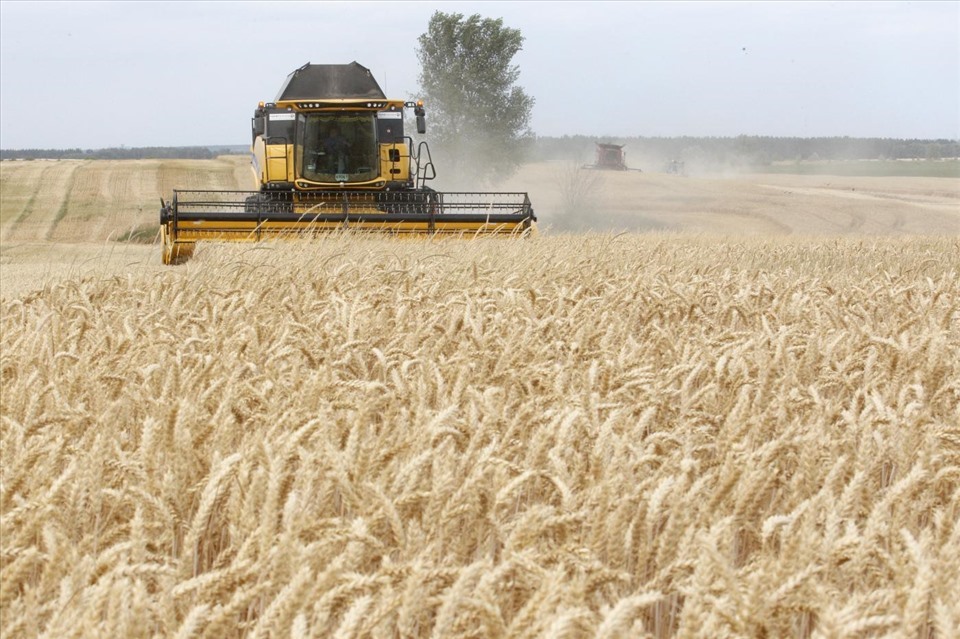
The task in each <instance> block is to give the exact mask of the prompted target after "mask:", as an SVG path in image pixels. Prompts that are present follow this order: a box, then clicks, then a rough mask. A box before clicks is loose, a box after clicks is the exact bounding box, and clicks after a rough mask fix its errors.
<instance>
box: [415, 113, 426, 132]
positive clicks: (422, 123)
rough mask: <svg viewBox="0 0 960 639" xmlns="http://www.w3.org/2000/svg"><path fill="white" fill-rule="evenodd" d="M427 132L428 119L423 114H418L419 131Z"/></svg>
mask: <svg viewBox="0 0 960 639" xmlns="http://www.w3.org/2000/svg"><path fill="white" fill-rule="evenodd" d="M426 132H427V120H426V118H424V117H423V115H418V116H417V133H419V134H421V135H422V134H424V133H426Z"/></svg>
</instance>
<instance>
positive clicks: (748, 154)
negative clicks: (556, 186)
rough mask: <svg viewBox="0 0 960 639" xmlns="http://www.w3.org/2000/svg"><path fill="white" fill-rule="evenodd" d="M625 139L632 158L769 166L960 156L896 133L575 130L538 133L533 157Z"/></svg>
mask: <svg viewBox="0 0 960 639" xmlns="http://www.w3.org/2000/svg"><path fill="white" fill-rule="evenodd" d="M598 142H599V143H606V144H622V145H625V149H624V150H625V151H627V152H628V158H629V157H631V156H633V157H637V156H639V157H646V158H656V159H661V160H684V161H688V162H698V161H699V162H709V163H716V164H750V165H754V166H763V165H769V164H771V163H773V162H784V161H826V160H899V159H926V160H939V159H943V158H956V157H960V140H905V139H892V138H849V137H829V138H781V137H765V136H752V135H740V136H737V137H726V138H720V137H672V138H661V137H650V138H647V137H622V138H615V137H609V136H601V137H590V136H584V135H573V136H563V137H538V138H536V140H535V141H534V144H533V149H532V156H533V157H532V158H531V159H533V160H535V161H545V160H551V159H564V158H570V157H572V158H574V159H585V158H587V157H592V156H593V153H594V149H595V143H598Z"/></svg>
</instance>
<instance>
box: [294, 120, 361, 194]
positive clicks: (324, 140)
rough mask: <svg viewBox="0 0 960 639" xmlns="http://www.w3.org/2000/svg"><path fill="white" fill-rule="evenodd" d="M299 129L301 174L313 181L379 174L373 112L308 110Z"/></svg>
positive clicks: (350, 180)
mask: <svg viewBox="0 0 960 639" xmlns="http://www.w3.org/2000/svg"><path fill="white" fill-rule="evenodd" d="M299 133H300V136H298V137H300V142H301V144H302V146H303V155H302V160H301V162H302V168H301V174H302V175H303V177H304V178H306V179H308V180H312V181H315V182H366V181H368V180H373V179H375V178H376V177H377V176H378V170H377V169H378V163H377V137H376V119H375V118H374V114H373V113H354V114H347V115H345V114H339V113H338V114H326V113H311V114H307V116H306V119H305V121H304V122H303V126H302V127H301V129H300V131H299Z"/></svg>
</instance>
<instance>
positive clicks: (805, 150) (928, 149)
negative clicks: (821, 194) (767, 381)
mask: <svg viewBox="0 0 960 639" xmlns="http://www.w3.org/2000/svg"><path fill="white" fill-rule="evenodd" d="M597 142H600V143H609V144H623V145H626V149H625V150H626V151H627V152H628V158H629V157H643V158H652V159H658V160H684V161H687V162H709V163H712V164H749V165H753V166H764V165H769V164H772V163H773V162H784V161H826V160H900V159H926V160H939V159H943V158H957V157H960V140H905V139H893V138H849V137H832V138H780V137H765V136H752V135H740V136H737V137H726V138H722V137H691V136H684V137H671V138H661V137H650V138H647V137H622V138H616V137H610V136H599V137H593V136H586V135H565V136H563V137H537V138H535V139H534V141H533V144H532V147H531V149H530V154H529V160H530V161H534V162H541V161H549V160H563V159H568V158H574V159H581V160H583V159H588V158H591V157H592V156H593V154H594V149H595V143H597ZM248 151H249V147H248V146H244V145H224V146H219V147H211V146H179V147H177V146H169V147H167V146H161V147H156V146H155V147H131V148H126V147H122V148H111V149H0V159H4V160H11V159H25V160H39V159H52V160H143V159H172V158H176V159H210V158H215V157H217V156H218V155H229V154H242V153H247V152H248Z"/></svg>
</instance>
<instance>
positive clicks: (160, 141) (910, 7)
mask: <svg viewBox="0 0 960 639" xmlns="http://www.w3.org/2000/svg"><path fill="white" fill-rule="evenodd" d="M436 11H442V12H444V13H461V14H464V15H466V16H470V15H473V14H479V15H481V16H483V17H485V18H501V19H503V23H504V26H507V27H511V28H515V29H519V30H520V32H521V34H522V35H523V37H524V44H523V50H522V51H520V52H519V53H518V54H517V55H516V56H515V58H514V63H515V64H516V65H517V66H518V68H519V70H520V76H519V79H518V81H517V85H518V86H520V87H522V88H523V89H524V90H525V91H526V92H527V93H528V94H529V95H531V96H532V97H533V98H534V99H535V105H534V107H533V113H532V118H531V122H530V125H531V129H532V130H533V132H534V133H535V134H537V135H539V136H563V135H586V136H595V137H601V136H603V137H675V136H714V137H730V136H737V135H759V136H779V137H821V136H849V137H880V138H921V139H951V140H956V139H960V2H958V1H942V0H937V1H934V2H893V1H889V2H859V1H845V2H818V1H811V0H805V1H803V2H787V1H775V0H774V1H770V0H768V1H765V2H721V1H709V2H679V1H673V2H600V1H596V0H594V1H592V2H573V1H571V2H563V1H557V0H554V1H550V2H533V1H530V2H482V1H475V2H403V1H398V0H392V1H390V2H376V1H373V0H366V1H359V0H357V1H353V2H308V1H305V0H304V1H299V2H280V1H270V2H253V1H251V2H239V1H237V2H227V1H220V2H196V1H194V2H182V1H178V2H140V1H127V2H123V1H116V2H84V1H77V0H73V1H70V2H44V1H38V0H29V1H27V2H20V1H15V0H0V148H5V149H26V148H83V149H98V148H107V147H118V146H127V147H142V146H194V145H203V146H207V145H214V146H215V145H238V144H248V143H249V131H250V118H251V117H252V115H253V111H254V109H255V108H256V106H257V103H258V102H260V101H261V100H263V101H271V100H272V99H273V98H274V97H275V96H276V94H277V91H278V90H279V89H280V87H281V85H282V84H283V82H284V80H285V79H286V77H287V75H288V74H289V73H291V72H292V71H293V70H295V69H296V68H298V67H300V66H302V65H303V64H305V63H307V62H311V63H314V64H344V63H349V62H354V61H356V62H359V63H360V64H361V65H363V66H365V67H367V68H369V69H370V70H371V71H372V72H373V74H374V77H375V78H376V79H377V80H378V82H379V83H380V85H381V87H382V88H383V89H384V91H385V93H386V94H387V96H388V97H390V98H402V99H412V98H416V97H418V95H417V93H418V89H419V73H420V68H419V61H418V58H417V47H418V43H417V39H418V38H419V37H420V36H421V35H422V34H424V33H425V32H426V30H427V25H428V22H429V20H430V16H431V15H432V14H433V13H434V12H436ZM426 107H427V118H428V122H429V112H430V111H429V110H430V105H429V104H427V105H426Z"/></svg>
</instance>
